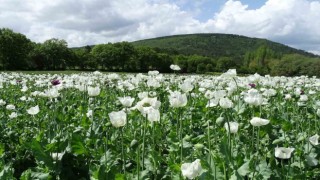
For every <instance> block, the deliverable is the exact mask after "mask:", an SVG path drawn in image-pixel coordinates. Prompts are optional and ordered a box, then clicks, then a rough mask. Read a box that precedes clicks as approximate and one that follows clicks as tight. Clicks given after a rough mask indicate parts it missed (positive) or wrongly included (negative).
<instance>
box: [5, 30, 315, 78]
mask: <svg viewBox="0 0 320 180" xmlns="http://www.w3.org/2000/svg"><path fill="white" fill-rule="evenodd" d="M171 64H178V65H179V66H180V67H181V72H182V73H207V72H224V71H226V70H228V69H230V68H236V69H237V70H238V72H239V73H244V74H247V73H255V72H258V73H260V74H272V75H288V76H293V75H302V74H306V75H320V71H319V70H320V59H319V58H318V57H307V56H304V55H299V54H282V53H279V52H276V51H274V50H272V49H270V48H268V47H267V46H263V45H262V46H260V47H259V48H257V49H256V50H253V51H250V52H246V53H245V54H244V55H241V56H239V55H230V56H223V57H209V56H203V55H197V54H194V55H185V54H181V53H178V52H177V51H175V49H173V48H167V49H166V48H151V47H147V46H134V45H133V44H132V43H129V42H117V43H107V44H99V45H95V46H85V47H82V48H68V44H67V42H66V41H65V40H61V39H56V38H53V39H49V40H46V41H45V42H43V43H35V42H32V41H31V40H30V39H28V38H27V37H26V36H25V35H23V34H20V33H16V32H13V31H12V30H11V29H7V28H2V29H0V69H1V70H97V69H98V70H102V71H122V72H147V71H149V70H158V71H160V72H172V70H171V69H170V68H169V66H170V65H171Z"/></svg>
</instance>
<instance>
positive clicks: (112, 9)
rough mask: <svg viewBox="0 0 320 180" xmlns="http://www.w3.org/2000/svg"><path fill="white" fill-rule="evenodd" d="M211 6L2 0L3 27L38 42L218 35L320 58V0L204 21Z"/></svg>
mask: <svg viewBox="0 0 320 180" xmlns="http://www.w3.org/2000/svg"><path fill="white" fill-rule="evenodd" d="M207 1H208V0H201V1H199V3H198V4H193V5H188V3H193V1H190V0H108V1H106V0H55V1H52V0H41V1H39V0H27V1H23V3H21V1H20V0H0V4H1V6H0V27H8V28H12V29H13V30H14V31H18V32H21V33H23V34H26V35H27V37H29V38H30V39H32V40H33V41H37V42H43V41H45V40H46V39H50V38H53V37H55V38H60V39H65V40H66V41H67V42H68V44H69V46H84V45H87V44H97V43H107V42H115V41H123V40H126V41H133V40H139V39H144V38H152V37H158V36H164V35H173V34H185V33H204V32H208V33H209V32H218V33H232V34H241V35H246V36H250V37H261V38H267V39H271V40H274V41H277V42H281V43H285V44H287V45H290V46H294V47H296V48H300V49H305V50H308V51H311V52H317V53H320V21H318V20H319V19H320V11H319V9H320V2H319V1H316V0H281V1H279V0H268V1H266V3H265V4H264V5H263V6H261V7H260V8H258V9H249V8H248V5H245V4H243V3H241V2H240V1H235V0H229V1H227V2H226V3H225V4H224V6H223V7H221V9H220V11H219V12H212V14H213V16H212V18H211V19H208V20H207V21H199V20H198V19H197V18H196V17H197V16H196V15H197V14H198V13H197V12H198V11H199V9H201V5H202V4H205V3H204V2H207ZM183 7H188V8H189V9H187V10H186V9H183ZM190 8H195V9H194V12H192V11H190ZM206 8H208V7H206ZM212 9H214V8H212ZM214 13H215V14H214Z"/></svg>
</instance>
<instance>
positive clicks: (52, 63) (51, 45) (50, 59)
mask: <svg viewBox="0 0 320 180" xmlns="http://www.w3.org/2000/svg"><path fill="white" fill-rule="evenodd" d="M39 51H40V54H43V55H44V56H45V57H44V58H45V62H46V68H47V69H52V70H57V69H65V68H66V67H67V62H66V61H67V59H68V58H70V55H71V54H70V50H69V49H68V44H67V42H66V41H65V40H59V39H56V38H53V39H49V40H46V41H45V42H44V43H43V44H41V46H40V49H39Z"/></svg>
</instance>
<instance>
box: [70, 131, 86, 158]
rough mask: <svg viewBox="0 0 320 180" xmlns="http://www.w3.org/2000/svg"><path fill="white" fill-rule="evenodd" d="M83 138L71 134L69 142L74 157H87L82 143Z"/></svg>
mask: <svg viewBox="0 0 320 180" xmlns="http://www.w3.org/2000/svg"><path fill="white" fill-rule="evenodd" d="M83 139H84V138H83V137H81V136H80V135H77V134H73V136H72V142H71V149H72V152H73V153H74V154H76V155H82V154H84V155H88V154H89V153H88V151H87V148H86V147H85V145H84V143H83Z"/></svg>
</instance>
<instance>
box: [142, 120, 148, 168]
mask: <svg viewBox="0 0 320 180" xmlns="http://www.w3.org/2000/svg"><path fill="white" fill-rule="evenodd" d="M147 116H148V115H146V118H145V120H144V123H143V135H142V169H144V156H145V136H146V124H147V119H148V117H147Z"/></svg>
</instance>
